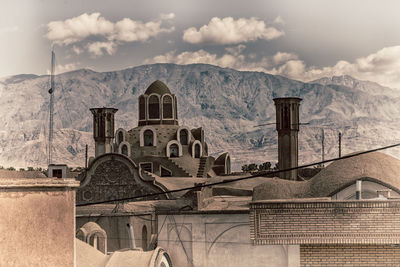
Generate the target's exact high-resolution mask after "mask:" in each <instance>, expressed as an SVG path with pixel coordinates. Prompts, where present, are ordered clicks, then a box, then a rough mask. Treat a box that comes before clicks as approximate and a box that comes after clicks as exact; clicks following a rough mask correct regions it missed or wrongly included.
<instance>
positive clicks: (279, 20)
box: [274, 16, 285, 25]
mask: <svg viewBox="0 0 400 267" xmlns="http://www.w3.org/2000/svg"><path fill="white" fill-rule="evenodd" d="M274 24H279V25H285V21H284V20H283V18H282V17H281V16H277V17H276V18H275V19H274Z"/></svg>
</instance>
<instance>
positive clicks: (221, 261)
mask: <svg viewBox="0 0 400 267" xmlns="http://www.w3.org/2000/svg"><path fill="white" fill-rule="evenodd" d="M158 232H159V235H158V246H160V247H162V248H164V249H165V250H166V251H167V252H168V254H169V255H170V256H171V260H172V263H173V266H182V267H184V266H190V267H191V266H195V267H202V266H204V267H205V266H207V267H208V266H210V267H212V266H218V267H220V266H230V267H235V266H241V267H242V266H254V267H257V266H270V267H275V266H276V267H286V266H287V267H298V266H300V248H299V246H298V245H265V246H254V245H253V244H252V242H251V241H250V227H249V214H248V213H243V214H181V215H158Z"/></svg>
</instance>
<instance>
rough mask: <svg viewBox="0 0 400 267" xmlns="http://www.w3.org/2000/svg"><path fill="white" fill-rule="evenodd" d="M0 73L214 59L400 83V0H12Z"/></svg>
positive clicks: (0, 37) (308, 76)
mask: <svg viewBox="0 0 400 267" xmlns="http://www.w3.org/2000/svg"><path fill="white" fill-rule="evenodd" d="M0 7H1V8H0V48H1V49H0V61H1V64H0V77H5V76H9V75H17V74H38V75H41V74H46V73H48V71H49V69H50V51H51V49H52V47H53V49H54V51H55V53H56V59H57V67H56V72H57V73H62V72H66V71H72V70H75V69H81V68H89V69H92V70H95V71H101V72H103V71H113V70H120V69H125V68H129V67H134V66H139V65H143V64H151V63H167V62H168V63H176V64H191V63H207V64H213V65H218V66H221V67H227V68H233V69H237V70H248V71H263V72H266V73H271V74H279V75H283V76H286V77H289V78H292V79H297V80H302V81H311V80H315V79H318V78H322V77H330V76H338V75H351V76H353V77H355V78H358V79H361V80H370V81H374V82H377V83H380V84H382V85H385V86H388V87H392V88H399V89H400V30H399V29H400V27H399V26H400V16H399V15H398V13H399V10H400V1H397V0H393V1H391V0H384V1H375V0H374V1H370V0H335V1H327V0H302V1H298V0H249V1H242V0H240V1H236V0H219V1H210V0H202V1H194V0H172V1H155V0H145V1H141V0H137V1H136V0H112V1H111V0H79V1H78V0H13V1H11V0H5V2H2V3H1V4H0Z"/></svg>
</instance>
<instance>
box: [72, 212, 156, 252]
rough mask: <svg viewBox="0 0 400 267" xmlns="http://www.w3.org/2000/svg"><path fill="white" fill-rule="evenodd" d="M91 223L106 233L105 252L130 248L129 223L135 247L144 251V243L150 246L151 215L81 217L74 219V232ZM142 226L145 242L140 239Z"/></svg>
mask: <svg viewBox="0 0 400 267" xmlns="http://www.w3.org/2000/svg"><path fill="white" fill-rule="evenodd" d="M89 221H92V222H95V223H97V224H98V225H99V226H100V227H101V228H102V229H103V230H104V231H106V233H107V251H109V252H113V251H116V250H120V249H124V248H130V239H129V233H128V229H129V228H128V226H127V224H128V223H129V224H130V225H132V228H133V232H134V239H135V246H136V247H137V248H142V249H143V250H144V251H146V250H147V248H143V247H142V245H143V244H144V243H147V244H150V241H151V234H152V221H151V215H145V214H144V215H140V216H133V215H132V216H130V215H124V216H122V215H121V216H118V215H116V214H108V215H107V214H102V215H100V216H99V215H95V214H93V215H88V216H85V215H82V216H77V218H76V230H79V228H81V227H82V226H83V225H84V224H85V223H87V222H89ZM143 226H145V227H146V230H147V237H146V238H145V240H146V241H144V240H143V238H142V232H143Z"/></svg>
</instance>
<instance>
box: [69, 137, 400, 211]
mask: <svg viewBox="0 0 400 267" xmlns="http://www.w3.org/2000/svg"><path fill="white" fill-rule="evenodd" d="M397 146H400V143H397V144H393V145H389V146H384V147H379V148H375V149H371V150H366V151H362V152H358V153H354V154H350V155H346V156H342V157H338V158H333V159H328V160H323V161H319V162H315V163H309V164H305V165H301V166H298V167H293V168H288V169H284V170H276V171H261V172H258V173H257V174H254V175H250V176H246V177H241V178H236V179H232V180H224V181H221V182H215V183H209V184H200V185H195V186H190V187H185V188H181V189H175V190H169V191H165V192H159V193H151V194H145V195H141V196H135V197H127V198H120V199H110V200H104V201H98V202H89V203H81V204H77V205H76V206H77V207H82V206H90V205H96V204H103V203H110V202H115V201H127V200H134V199H139V198H145V197H153V196H159V195H165V194H168V193H176V192H181V191H186V190H192V189H200V188H203V187H210V186H215V185H221V184H228V183H233V182H237V181H243V180H248V179H253V178H256V177H260V176H265V175H271V174H277V173H281V172H287V171H292V170H298V169H303V168H308V167H311V166H315V165H320V164H324V163H328V162H333V161H337V160H342V159H348V158H353V157H356V156H360V155H364V154H368V153H372V152H377V151H380V150H385V149H389V148H393V147H397Z"/></svg>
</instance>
